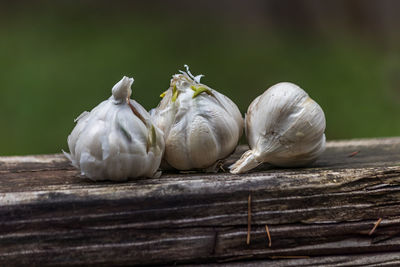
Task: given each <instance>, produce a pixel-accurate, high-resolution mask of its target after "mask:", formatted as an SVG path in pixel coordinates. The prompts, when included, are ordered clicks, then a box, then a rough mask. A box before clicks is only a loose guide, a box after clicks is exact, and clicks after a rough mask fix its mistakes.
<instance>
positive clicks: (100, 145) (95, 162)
mask: <svg viewBox="0 0 400 267" xmlns="http://www.w3.org/2000/svg"><path fill="white" fill-rule="evenodd" d="M132 83H133V78H128V77H123V78H122V80H120V81H119V82H118V83H117V84H116V85H115V86H114V87H113V88H112V96H111V97H110V98H109V99H108V100H105V101H103V102H102V103H100V104H99V105H98V106H96V107H95V108H94V109H93V110H92V111H90V112H86V111H85V112H83V113H82V114H81V115H80V116H79V117H78V118H77V119H76V120H75V121H77V125H76V126H75V128H74V129H73V131H72V133H71V134H70V135H69V136H68V146H69V150H70V154H68V153H65V152H64V154H65V155H66V156H67V157H68V158H69V159H70V160H71V162H72V164H73V166H75V167H76V168H78V169H80V170H81V173H82V175H85V176H87V177H88V178H90V179H92V180H96V181H98V180H113V181H124V180H127V179H128V178H135V177H158V176H159V175H160V174H161V172H159V171H158V168H159V166H160V162H161V159H162V154H163V151H164V138H163V133H162V132H161V131H160V129H158V128H157V126H155V125H153V123H152V120H151V117H150V115H149V113H148V112H147V111H146V110H145V109H144V108H143V107H142V106H141V105H140V104H139V103H137V102H136V101H134V100H132V99H130V96H131V94H132V90H131V85H132Z"/></svg>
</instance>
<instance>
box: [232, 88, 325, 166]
mask: <svg viewBox="0 0 400 267" xmlns="http://www.w3.org/2000/svg"><path fill="white" fill-rule="evenodd" d="M245 124H246V125H245V129H246V136H247V140H248V143H249V146H250V149H251V150H248V151H247V152H245V153H244V154H243V155H242V157H241V158H240V159H239V160H238V161H237V162H236V163H234V164H233V165H232V166H231V167H230V169H231V173H243V172H246V171H249V170H251V169H253V168H255V167H257V166H258V165H259V164H261V163H263V162H267V163H270V164H272V165H275V166H280V167H299V166H304V165H307V164H309V163H311V162H313V161H314V160H316V159H317V157H318V156H319V155H320V154H321V153H322V152H323V151H324V150H325V134H324V131H325V115H324V112H323V111H322V109H321V107H320V106H319V105H318V104H317V103H316V102H315V101H314V100H312V99H311V98H310V97H309V96H308V94H307V93H306V92H305V91H304V90H303V89H301V88H300V87H298V86H297V85H295V84H293V83H288V82H282V83H278V84H276V85H274V86H272V87H270V88H269V89H268V90H266V91H265V92H264V93H263V94H262V95H260V96H258V97H257V98H256V99H255V100H254V101H253V102H252V103H251V104H250V106H249V108H248V110H247V114H246V118H245Z"/></svg>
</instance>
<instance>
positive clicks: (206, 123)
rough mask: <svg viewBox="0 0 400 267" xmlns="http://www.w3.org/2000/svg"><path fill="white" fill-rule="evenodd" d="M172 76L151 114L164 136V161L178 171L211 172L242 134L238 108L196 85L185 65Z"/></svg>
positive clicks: (196, 81)
mask: <svg viewBox="0 0 400 267" xmlns="http://www.w3.org/2000/svg"><path fill="white" fill-rule="evenodd" d="M185 67H186V72H183V71H180V72H181V73H180V74H175V75H173V76H172V79H171V84H170V88H169V89H168V90H167V91H165V92H164V93H163V94H162V95H161V97H163V99H162V100H161V102H160V104H159V105H158V107H157V108H155V109H154V110H152V111H151V112H150V114H151V115H152V117H153V119H154V122H155V124H156V125H157V126H158V127H159V128H160V129H161V130H162V131H163V132H164V139H165V154H164V160H165V161H166V163H168V164H169V165H170V166H172V167H173V168H175V169H178V170H190V169H207V168H210V169H209V170H211V169H212V167H213V165H214V164H216V163H217V161H218V160H221V159H224V158H226V157H227V156H229V155H230V154H231V153H232V152H233V151H234V149H235V147H236V145H237V143H238V141H239V138H240V136H241V135H242V131H243V118H242V115H241V113H240V111H239V109H238V107H237V106H236V105H235V104H234V103H233V102H232V101H231V100H230V99H229V98H228V97H226V96H225V95H223V94H221V93H219V92H217V91H215V90H213V89H211V88H210V87H208V86H207V85H204V84H201V83H200V78H201V77H202V75H198V76H196V77H194V76H193V75H192V74H191V73H190V71H189V68H188V66H187V65H185Z"/></svg>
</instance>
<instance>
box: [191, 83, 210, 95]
mask: <svg viewBox="0 0 400 267" xmlns="http://www.w3.org/2000/svg"><path fill="white" fill-rule="evenodd" d="M190 88H192V90H193V91H194V93H193V97H192V98H195V97H197V96H198V95H200V94H201V93H203V92H205V93H206V94H207V95H210V96H214V94H213V93H212V92H211V90H210V89H208V88H206V87H204V86H199V87H196V86H194V85H192V86H190Z"/></svg>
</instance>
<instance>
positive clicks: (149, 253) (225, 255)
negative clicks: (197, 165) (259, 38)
mask: <svg viewBox="0 0 400 267" xmlns="http://www.w3.org/2000/svg"><path fill="white" fill-rule="evenodd" d="M246 149H247V148H246V147H245V146H241V147H239V148H238V149H237V152H236V153H235V154H233V155H232V156H231V157H230V158H229V159H228V160H227V162H226V163H225V166H227V165H229V164H231V163H232V162H234V160H236V159H237V158H238V157H239V156H240V154H241V153H242V152H243V151H245V150H246ZM355 152H357V153H355ZM249 194H250V195H251V235H250V239H251V242H250V244H249V245H247V244H246V238H247V229H248V225H247V219H248V218H247V215H248V196H249ZM379 218H382V221H381V222H380V224H379V225H378V226H377V227H376V229H375V230H374V232H373V233H372V235H369V233H370V231H371V229H372V228H373V226H374V224H375V223H376V222H377V220H378V219H379ZM265 225H268V228H269V231H270V235H271V245H272V246H271V247H269V246H268V238H267V234H266V231H265ZM399 250H400V138H385V139H365V140H348V141H334V142H328V144H327V150H326V152H325V153H324V154H323V156H322V157H321V158H320V159H319V160H318V161H317V162H315V163H314V164H313V165H312V166H311V167H309V168H297V169H275V168H272V167H271V166H268V165H266V164H265V165H262V166H260V167H259V168H257V169H256V170H255V171H254V172H251V173H249V174H245V175H231V174H229V173H217V174H205V173H190V174H179V173H165V174H163V175H162V177H161V178H159V179H138V180H132V181H129V182H126V183H111V182H100V183H94V182H91V181H90V180H87V179H82V178H81V177H80V175H79V172H78V171H77V170H75V169H74V168H72V167H71V166H70V165H69V163H68V161H67V160H66V159H65V158H64V157H63V156H62V155H59V154H57V155H41V156H24V157H1V158H0V263H2V264H0V265H4V264H7V265H8V264H11V265H21V264H36V265H76V264H83V265H86V264H89V263H90V264H93V265H94V264H96V265H98V264H100V265H109V264H128V265H132V264H161V263H163V264H173V263H211V262H219V261H228V262H229V261H238V260H243V259H246V260H266V259H267V260H274V262H276V259H277V258H276V257H279V256H286V257H287V256H309V257H311V258H310V259H301V260H302V262H309V263H310V264H311V263H312V261H313V260H315V258H318V259H319V258H321V255H324V256H325V257H328V259H329V257H333V258H332V259H334V257H336V259H338V257H342V256H343V255H345V254H351V255H358V254H360V253H391V252H394V251H399ZM354 257H355V256H354ZM324 259H325V258H324ZM297 260H298V259H279V261H280V262H287V263H288V264H289V263H290V262H294V261H297ZM396 260H398V259H397V258H396ZM349 261H350V258H349ZM321 262H322V261H321ZM333 262H334V261H333ZM249 264H250V263H249ZM321 264H322V263H321ZM335 264H336V263H335ZM282 266H286V265H282Z"/></svg>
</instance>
